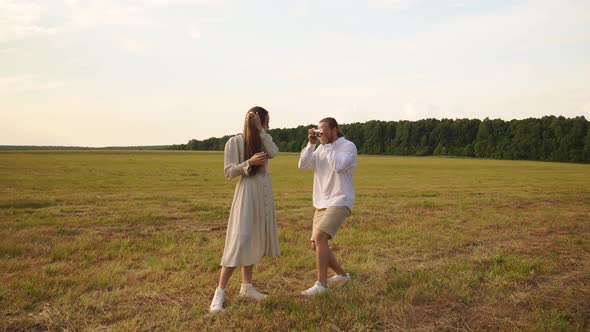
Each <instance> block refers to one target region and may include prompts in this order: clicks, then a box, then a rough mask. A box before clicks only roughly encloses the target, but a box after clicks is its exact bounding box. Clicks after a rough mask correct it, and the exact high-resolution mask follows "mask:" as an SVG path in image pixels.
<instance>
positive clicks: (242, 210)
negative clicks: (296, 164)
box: [209, 106, 279, 313]
mask: <svg viewBox="0 0 590 332" xmlns="http://www.w3.org/2000/svg"><path fill="white" fill-rule="evenodd" d="M268 123H269V116H268V111H266V110H265V109H264V108H262V107H259V106H256V107H253V108H252V109H250V110H249V111H248V113H246V120H245V122H244V132H243V133H242V134H238V135H236V136H234V137H232V138H230V139H229V140H228V141H227V143H226V144H225V152H224V156H225V160H224V171H225V177H226V178H228V179H231V178H234V177H236V176H239V177H240V180H239V181H238V184H237V185H236V189H235V191H234V199H233V202H232V206H231V211H230V213H229V221H228V226H227V234H226V238H225V248H224V249H223V257H222V258H221V275H220V276H219V285H218V286H217V289H215V295H214V296H213V300H212V301H211V306H210V307H209V310H210V312H212V313H217V312H219V311H221V309H222V307H223V300H224V297H225V287H226V285H227V282H228V280H229V278H230V276H231V275H232V273H233V272H234V270H235V269H236V267H238V266H241V267H242V285H241V288H240V296H245V297H251V298H254V299H256V300H261V299H263V298H265V297H266V295H264V294H261V293H259V292H258V291H257V290H256V288H254V286H252V269H253V267H254V264H256V263H258V262H259V261H260V259H261V258H262V257H263V256H278V255H279V237H278V232H277V223H276V219H275V207H274V200H273V193H272V188H271V180H270V176H269V175H268V159H269V158H273V157H274V156H276V155H277V153H278V152H279V148H278V147H277V146H276V144H274V143H273V141H272V137H271V136H270V135H269V134H267V133H266V130H265V129H268Z"/></svg>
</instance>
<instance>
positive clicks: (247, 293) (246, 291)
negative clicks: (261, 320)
mask: <svg viewBox="0 0 590 332" xmlns="http://www.w3.org/2000/svg"><path fill="white" fill-rule="evenodd" d="M240 296H244V297H251V298H253V299H255V300H258V301H260V300H262V299H265V298H266V297H268V295H266V294H262V293H259V292H258V291H257V290H256V288H254V286H253V285H252V284H242V286H241V287H240Z"/></svg>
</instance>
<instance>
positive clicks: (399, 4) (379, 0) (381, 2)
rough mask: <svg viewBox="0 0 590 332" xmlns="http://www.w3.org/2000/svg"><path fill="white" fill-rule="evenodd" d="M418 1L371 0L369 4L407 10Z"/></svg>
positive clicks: (376, 6)
mask: <svg viewBox="0 0 590 332" xmlns="http://www.w3.org/2000/svg"><path fill="white" fill-rule="evenodd" d="M418 2H419V0H369V6H371V7H374V8H387V9H395V10H405V9H408V8H410V7H412V6H414V5H415V4H417V3H418Z"/></svg>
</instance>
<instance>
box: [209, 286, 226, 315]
mask: <svg viewBox="0 0 590 332" xmlns="http://www.w3.org/2000/svg"><path fill="white" fill-rule="evenodd" d="M224 299H225V289H223V288H216V289H215V295H213V300H212V301H211V305H210V306H209V312H210V313H212V314H216V313H218V312H220V311H221V310H222V309H223V300H224Z"/></svg>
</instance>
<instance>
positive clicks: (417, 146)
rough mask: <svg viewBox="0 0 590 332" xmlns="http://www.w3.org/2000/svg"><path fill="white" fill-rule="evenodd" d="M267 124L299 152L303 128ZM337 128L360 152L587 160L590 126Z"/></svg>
mask: <svg viewBox="0 0 590 332" xmlns="http://www.w3.org/2000/svg"><path fill="white" fill-rule="evenodd" d="M312 127H315V125H308V126H298V127H296V128H280V129H270V130H269V131H268V132H269V134H270V135H272V137H273V140H274V142H275V143H276V144H277V146H278V147H279V149H280V150H281V151H285V152H298V151H300V150H301V148H302V147H303V146H305V144H307V129H308V128H312ZM339 127H340V129H341V131H342V132H343V133H344V135H345V136H346V138H347V139H349V140H351V141H352V142H354V143H355V144H356V146H357V149H358V152H359V153H361V154H374V155H396V156H432V155H434V156H456V157H477V158H494V159H514V160H542V161H559V162H576V163H587V162H590V126H589V125H588V120H586V118H584V117H583V116H579V117H575V118H565V117H563V116H545V117H543V118H540V119H538V118H528V119H522V120H510V121H505V120H502V119H488V118H486V119H484V120H479V119H441V120H438V119H424V120H418V121H376V120H375V121H368V122H365V123H350V124H341V125H340V126H339ZM230 137H231V135H226V136H223V137H211V138H208V139H205V140H196V139H191V140H190V141H188V142H187V143H186V144H178V145H172V146H170V147H168V148H169V149H173V150H223V148H224V146H225V143H226V142H227V140H228V139H229V138H230Z"/></svg>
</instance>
